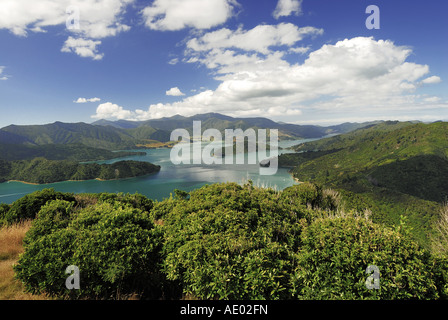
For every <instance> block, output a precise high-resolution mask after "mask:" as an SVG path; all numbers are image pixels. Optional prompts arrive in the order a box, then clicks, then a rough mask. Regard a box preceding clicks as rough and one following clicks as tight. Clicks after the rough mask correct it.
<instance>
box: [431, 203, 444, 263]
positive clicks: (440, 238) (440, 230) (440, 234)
mask: <svg viewBox="0 0 448 320" xmlns="http://www.w3.org/2000/svg"><path fill="white" fill-rule="evenodd" d="M436 232H437V234H436V235H435V236H433V237H432V238H431V240H432V243H431V245H432V250H433V252H435V253H437V254H441V255H448V203H445V204H444V205H443V207H442V209H441V210H440V218H439V221H438V223H437V225H436Z"/></svg>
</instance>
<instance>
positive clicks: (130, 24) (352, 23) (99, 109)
mask: <svg viewBox="0 0 448 320" xmlns="http://www.w3.org/2000/svg"><path fill="white" fill-rule="evenodd" d="M369 5H376V6H377V7H378V8H379V9H380V29H371V30H370V29H367V28H366V25H365V21H366V19H367V18H368V17H369V14H366V12H365V11H366V8H367V6H369ZM68 7H71V8H72V9H73V8H74V9H73V10H75V11H70V12H74V14H72V15H70V13H69V14H67V12H66V9H67V8H68ZM447 11H448V4H447V3H446V2H445V1H440V0H428V1H403V0H394V1H384V0H371V1H370V0H369V1H365V0H338V1H335V0H302V1H299V0H156V1H140V0H99V1H95V0H85V1H81V0H2V1H0V43H1V47H0V48H1V49H0V79H1V80H0V111H1V117H0V127H4V126H7V125H9V124H43V123H52V122H54V121H63V122H81V121H82V122H87V123H90V122H93V121H96V120H98V119H100V118H107V119H111V120H116V119H129V120H146V119H151V118H159V117H163V116H172V115H175V114H182V115H186V116H189V115H193V114H197V113H206V112H220V113H223V114H227V115H231V116H241V117H254V116H261V117H267V118H271V119H274V120H277V121H285V122H290V123H297V124H319V125H331V124H336V123H342V122H346V121H350V122H361V121H370V120H386V119H390V120H422V121H434V120H439V119H443V120H448V90H447V81H448V63H447V59H446V57H448V42H447V35H448V26H447V25H448V24H447V22H446V12H447ZM75 17H79V20H78V21H79V28H77V29H74V30H70V29H68V28H67V24H66V22H67V20H68V21H69V23H73V22H75V20H74V19H73V18H75Z"/></svg>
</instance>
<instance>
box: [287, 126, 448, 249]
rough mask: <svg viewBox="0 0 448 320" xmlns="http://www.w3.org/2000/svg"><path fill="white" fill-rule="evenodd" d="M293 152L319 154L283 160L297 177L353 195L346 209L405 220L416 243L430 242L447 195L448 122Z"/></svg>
mask: <svg viewBox="0 0 448 320" xmlns="http://www.w3.org/2000/svg"><path fill="white" fill-rule="evenodd" d="M296 150H297V151H311V150H313V151H315V150H319V153H314V152H308V153H303V154H295V155H288V156H285V157H284V158H283V159H282V158H281V160H280V161H281V163H282V162H283V164H287V165H292V164H295V167H294V169H293V170H292V173H293V175H294V177H295V178H297V179H298V180H300V181H314V182H318V183H321V184H324V185H327V186H331V187H333V188H336V189H340V190H348V191H350V192H352V193H354V195H350V200H349V201H348V203H349V205H351V206H354V207H356V206H358V205H363V204H361V203H367V204H368V205H369V206H370V208H371V209H372V211H373V212H374V218H375V219H376V220H377V221H381V222H385V223H387V224H396V223H398V222H399V217H400V215H404V216H407V217H408V218H409V223H410V224H411V226H412V227H413V228H414V232H415V235H416V237H417V238H418V240H419V241H420V242H421V243H422V244H426V243H427V242H428V238H429V235H430V234H431V233H432V230H433V223H434V222H435V221H436V219H437V218H438V211H439V209H440V203H441V202H443V201H444V200H446V197H447V195H448V184H446V181H447V179H448V123H443V122H439V123H432V124H423V123H418V124H413V123H409V122H404V123H399V122H387V123H382V124H379V125H376V126H372V127H369V128H367V129H360V130H356V131H354V132H352V133H349V134H345V135H340V136H336V137H332V138H328V139H322V140H319V141H314V142H310V143H306V144H303V145H300V146H298V147H297V149H296Z"/></svg>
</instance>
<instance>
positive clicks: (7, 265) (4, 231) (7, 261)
mask: <svg viewBox="0 0 448 320" xmlns="http://www.w3.org/2000/svg"><path fill="white" fill-rule="evenodd" d="M30 226H31V221H26V222H23V223H19V224H15V225H12V226H10V227H2V228H0V300H42V299H46V297H45V296H44V295H38V296H36V295H32V294H29V293H25V292H24V287H23V285H22V283H21V282H20V281H18V280H16V279H15V278H14V270H13V269H12V265H13V264H15V263H16V262H17V260H18V258H19V255H20V254H21V253H22V252H23V246H22V240H23V238H24V237H25V234H26V232H27V231H28V230H29V228H30Z"/></svg>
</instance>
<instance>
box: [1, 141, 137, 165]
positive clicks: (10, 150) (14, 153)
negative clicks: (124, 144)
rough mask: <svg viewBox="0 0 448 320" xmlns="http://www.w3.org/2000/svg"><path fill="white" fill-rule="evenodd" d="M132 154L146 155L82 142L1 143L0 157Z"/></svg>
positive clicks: (75, 157) (99, 157) (88, 157)
mask: <svg viewBox="0 0 448 320" xmlns="http://www.w3.org/2000/svg"><path fill="white" fill-rule="evenodd" d="M131 155H145V153H144V152H131V151H119V152H113V151H110V150H106V149H100V148H93V147H88V146H85V145H83V144H80V143H74V144H45V145H29V144H12V143H0V159H2V160H8V161H13V160H31V159H34V158H39V157H42V158H45V159H48V160H71V161H95V160H110V159H115V158H121V157H126V156H131Z"/></svg>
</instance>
